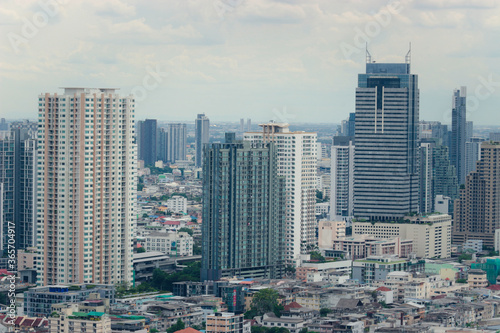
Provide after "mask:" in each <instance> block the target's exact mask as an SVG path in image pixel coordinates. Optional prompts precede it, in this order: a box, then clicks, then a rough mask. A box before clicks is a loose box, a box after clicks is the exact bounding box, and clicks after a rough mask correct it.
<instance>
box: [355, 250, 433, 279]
mask: <svg viewBox="0 0 500 333" xmlns="http://www.w3.org/2000/svg"><path fill="white" fill-rule="evenodd" d="M422 265H423V263H422ZM411 266H412V263H411V262H410V260H408V259H400V258H398V257H397V256H371V257H368V258H365V259H359V260H354V261H353V262H352V278H353V279H354V280H358V281H359V282H360V283H373V282H376V281H384V280H385V279H386V278H387V275H388V274H389V273H391V272H407V271H409V270H410V267H411Z"/></svg>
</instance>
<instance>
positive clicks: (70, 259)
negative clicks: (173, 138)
mask: <svg viewBox="0 0 500 333" xmlns="http://www.w3.org/2000/svg"><path fill="white" fill-rule="evenodd" d="M38 124H39V125H38V126H39V127H38V163H37V171H36V173H37V174H36V177H37V241H38V244H37V248H38V253H39V257H38V260H37V263H38V265H37V272H38V283H39V284H42V285H48V284H67V283H105V284H116V283H119V282H121V281H127V282H131V281H132V264H133V258H132V235H133V233H134V225H135V217H136V209H135V203H136V188H137V180H136V178H137V173H136V164H137V156H136V155H137V147H136V143H135V135H134V98H133V96H132V95H129V96H121V95H118V94H117V93H116V91H115V89H91V88H65V89H64V93H63V94H57V93H55V94H49V93H47V94H42V95H39V96H38Z"/></svg>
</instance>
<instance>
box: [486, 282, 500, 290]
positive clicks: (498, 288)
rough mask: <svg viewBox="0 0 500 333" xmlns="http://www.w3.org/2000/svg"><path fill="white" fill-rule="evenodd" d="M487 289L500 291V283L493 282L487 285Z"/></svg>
mask: <svg viewBox="0 0 500 333" xmlns="http://www.w3.org/2000/svg"><path fill="white" fill-rule="evenodd" d="M486 289H489V290H495V291H499V290H500V285H498V284H492V285H491V286H489V287H486Z"/></svg>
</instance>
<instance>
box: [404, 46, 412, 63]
mask: <svg viewBox="0 0 500 333" xmlns="http://www.w3.org/2000/svg"><path fill="white" fill-rule="evenodd" d="M405 62H406V63H407V64H409V65H411V42H410V48H409V50H408V53H406V56H405Z"/></svg>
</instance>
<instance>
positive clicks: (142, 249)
mask: <svg viewBox="0 0 500 333" xmlns="http://www.w3.org/2000/svg"><path fill="white" fill-rule="evenodd" d="M144 252H146V249H145V248H143V247H138V248H137V253H144Z"/></svg>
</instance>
